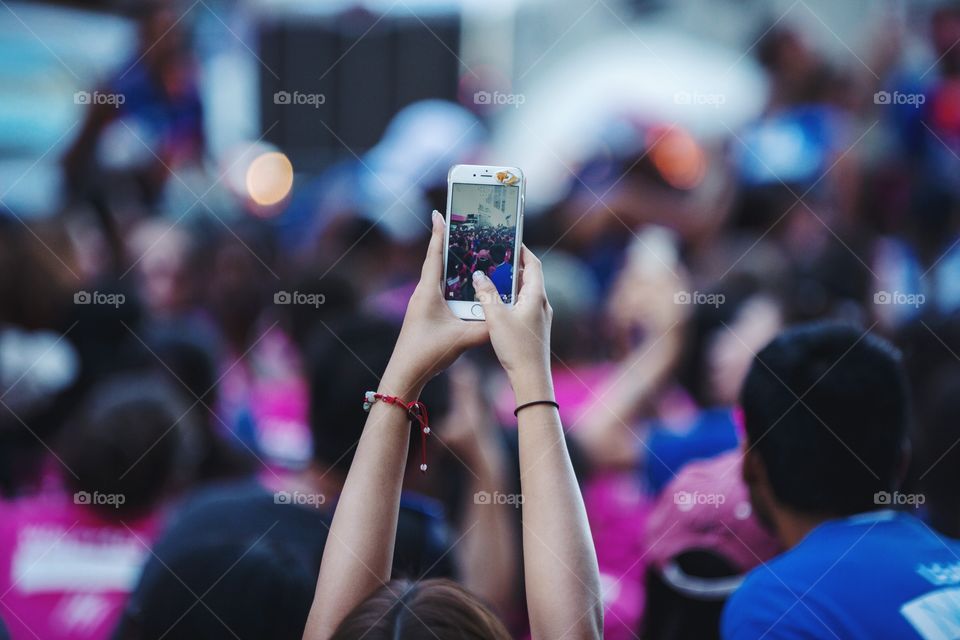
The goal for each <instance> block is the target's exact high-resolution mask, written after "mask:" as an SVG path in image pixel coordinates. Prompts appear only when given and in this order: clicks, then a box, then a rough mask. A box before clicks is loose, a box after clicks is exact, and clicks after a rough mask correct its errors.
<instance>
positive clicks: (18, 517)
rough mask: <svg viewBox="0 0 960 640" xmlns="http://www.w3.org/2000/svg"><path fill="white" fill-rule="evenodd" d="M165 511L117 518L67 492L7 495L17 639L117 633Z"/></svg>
mask: <svg viewBox="0 0 960 640" xmlns="http://www.w3.org/2000/svg"><path fill="white" fill-rule="evenodd" d="M158 528H159V518H158V517H156V516H150V517H147V518H141V519H139V520H131V521H127V522H126V525H124V524H123V523H121V522H120V521H119V520H117V521H110V520H105V519H103V518H101V517H100V516H99V515H98V513H97V512H96V511H94V510H93V509H91V508H90V507H88V506H84V505H78V504H74V502H73V496H72V495H70V494H65V493H62V492H57V493H54V494H47V495H42V496H33V497H29V498H22V499H19V500H16V501H13V502H0V616H2V617H3V619H4V621H5V622H6V624H7V627H8V628H9V630H10V635H11V637H12V638H13V640H36V638H42V639H43V640H100V639H106V638H109V637H110V634H111V633H112V632H113V628H114V626H115V625H116V623H117V620H118V618H119V616H120V614H121V612H122V609H123V605H124V602H125V601H126V597H127V594H128V593H129V592H130V591H131V590H132V589H133V587H134V586H135V585H136V583H137V580H138V579H139V577H140V571H141V569H142V568H143V564H144V563H145V561H146V559H147V556H148V554H149V547H150V545H151V544H152V543H153V541H154V539H155V537H156V534H157V532H158Z"/></svg>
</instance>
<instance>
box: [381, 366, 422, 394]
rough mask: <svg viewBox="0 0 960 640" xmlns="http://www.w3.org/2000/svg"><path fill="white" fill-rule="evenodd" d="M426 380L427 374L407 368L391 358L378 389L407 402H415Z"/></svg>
mask: <svg viewBox="0 0 960 640" xmlns="http://www.w3.org/2000/svg"><path fill="white" fill-rule="evenodd" d="M426 382H427V381H426V376H425V375H423V374H417V373H416V372H414V371H408V370H405V369H403V368H401V367H400V366H398V365H397V364H396V363H395V362H393V360H391V361H390V363H389V364H388V365H387V368H386V370H385V371H384V372H383V377H382V378H380V384H379V385H378V386H377V391H378V392H379V393H383V394H386V395H391V396H396V397H398V398H400V399H401V400H403V401H405V402H414V401H416V400H417V399H418V398H419V397H420V392H421V391H423V387H424V385H425V384H426Z"/></svg>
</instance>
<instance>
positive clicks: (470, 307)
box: [443, 164, 525, 320]
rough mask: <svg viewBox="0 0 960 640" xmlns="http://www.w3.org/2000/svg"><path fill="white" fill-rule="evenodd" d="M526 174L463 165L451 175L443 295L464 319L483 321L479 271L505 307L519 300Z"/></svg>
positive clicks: (512, 169)
mask: <svg viewBox="0 0 960 640" xmlns="http://www.w3.org/2000/svg"><path fill="white" fill-rule="evenodd" d="M524 187H525V182H524V178H523V172H522V171H520V169H517V168H516V167H497V166H492V165H473V164H458V165H454V166H452V167H450V172H449V173H448V174H447V235H446V238H445V240H444V247H443V248H444V252H443V254H444V262H443V272H444V280H443V297H444V299H446V301H447V304H448V305H449V306H450V309H451V310H452V311H453V313H454V314H455V315H456V316H457V317H458V318H463V319H464V320H483V319H484V317H483V307H482V306H481V305H480V304H479V303H478V302H477V299H476V291H475V290H474V287H473V272H474V271H480V270H482V271H483V272H484V273H485V274H486V275H487V276H488V277H489V278H490V279H491V280H492V281H493V283H494V284H495V285H496V287H497V291H498V292H499V293H500V298H501V299H502V300H503V302H504V303H505V304H513V302H514V300H516V297H517V284H518V282H517V281H518V275H519V267H520V244H521V243H522V242H523V194H524Z"/></svg>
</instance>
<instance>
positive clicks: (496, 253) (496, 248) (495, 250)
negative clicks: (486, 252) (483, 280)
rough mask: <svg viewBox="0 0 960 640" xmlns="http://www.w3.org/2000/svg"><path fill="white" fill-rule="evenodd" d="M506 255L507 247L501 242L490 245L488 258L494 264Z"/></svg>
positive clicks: (498, 262)
mask: <svg viewBox="0 0 960 640" xmlns="http://www.w3.org/2000/svg"><path fill="white" fill-rule="evenodd" d="M506 257H507V248H506V247H504V246H503V245H502V244H495V245H493V246H492V247H490V258H491V259H492V260H493V262H494V264H500V263H501V262H503V259H504V258H506Z"/></svg>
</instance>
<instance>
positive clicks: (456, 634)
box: [331, 579, 510, 640]
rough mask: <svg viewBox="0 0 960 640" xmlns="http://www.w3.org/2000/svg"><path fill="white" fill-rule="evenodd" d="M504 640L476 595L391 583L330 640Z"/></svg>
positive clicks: (448, 587)
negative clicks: (360, 639) (359, 639)
mask: <svg viewBox="0 0 960 640" xmlns="http://www.w3.org/2000/svg"><path fill="white" fill-rule="evenodd" d="M358 638H366V639H367V640H448V639H449V640H454V639H456V640H508V639H509V638H510V634H509V633H508V632H507V629H506V627H504V626H503V623H502V622H500V619H499V618H497V616H496V614H494V613H493V612H492V611H491V610H490V609H488V608H487V606H486V605H485V604H483V603H482V602H481V601H480V600H479V599H478V598H477V597H476V596H474V595H473V594H471V593H470V592H469V591H467V590H466V589H464V588H463V587H461V586H460V585H458V584H457V583H455V582H452V581H450V580H442V579H438V580H423V581H420V582H410V581H407V580H392V581H391V582H390V583H389V584H386V585H384V586H383V587H381V588H380V589H378V590H377V591H375V592H374V593H373V595H371V596H370V597H369V598H367V599H366V600H364V601H363V603H361V604H360V605H359V606H357V608H355V609H354V610H353V611H351V612H350V614H349V615H347V617H346V618H345V619H344V620H343V622H341V623H340V626H339V627H338V628H337V631H336V633H334V634H333V636H332V638H331V640H357V639H358Z"/></svg>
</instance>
